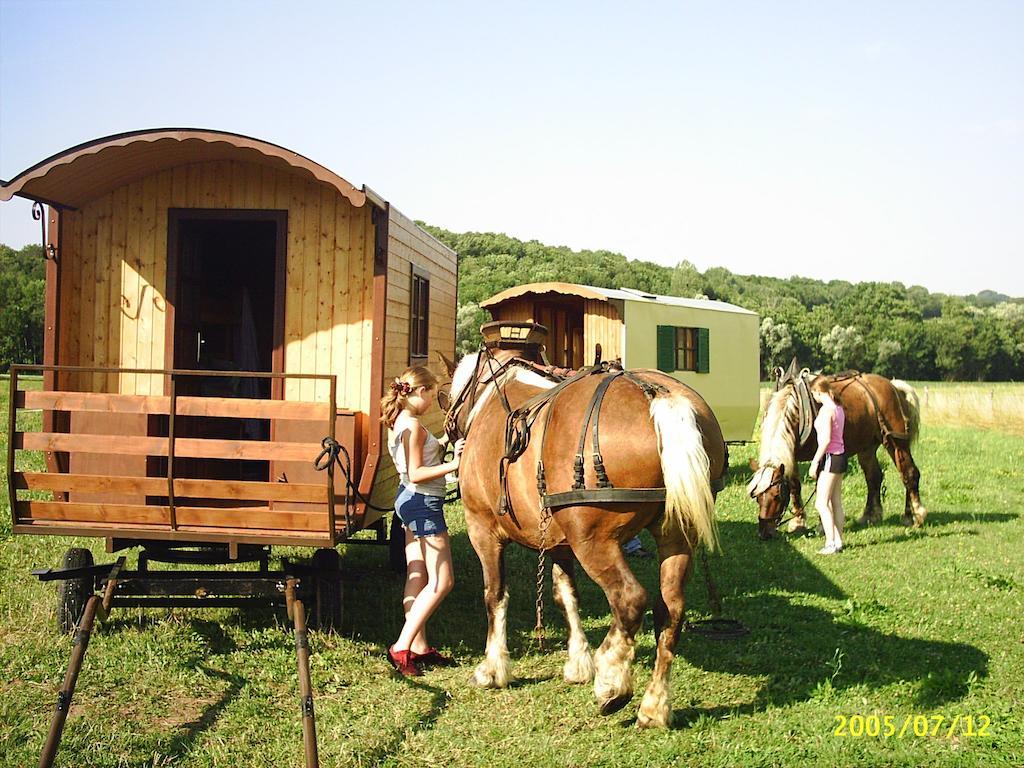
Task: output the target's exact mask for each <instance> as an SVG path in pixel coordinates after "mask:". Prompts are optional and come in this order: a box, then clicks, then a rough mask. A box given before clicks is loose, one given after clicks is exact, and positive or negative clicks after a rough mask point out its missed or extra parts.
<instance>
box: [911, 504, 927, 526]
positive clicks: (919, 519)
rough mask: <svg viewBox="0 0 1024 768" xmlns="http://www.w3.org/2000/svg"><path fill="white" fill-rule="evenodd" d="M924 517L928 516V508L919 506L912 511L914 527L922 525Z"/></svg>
mask: <svg viewBox="0 0 1024 768" xmlns="http://www.w3.org/2000/svg"><path fill="white" fill-rule="evenodd" d="M926 517H928V510H927V509H925V508H924V507H921V508H920V509H918V510H917V511H916V512H914V514H913V519H914V527H915V528H920V527H921V526H922V525H924V519H925V518H926Z"/></svg>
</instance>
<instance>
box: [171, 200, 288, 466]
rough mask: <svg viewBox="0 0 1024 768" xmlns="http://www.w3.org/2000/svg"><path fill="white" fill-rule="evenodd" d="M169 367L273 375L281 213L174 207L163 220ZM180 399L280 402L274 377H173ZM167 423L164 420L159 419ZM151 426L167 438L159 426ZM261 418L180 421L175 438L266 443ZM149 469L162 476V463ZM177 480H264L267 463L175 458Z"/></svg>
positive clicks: (280, 332)
mask: <svg viewBox="0 0 1024 768" xmlns="http://www.w3.org/2000/svg"><path fill="white" fill-rule="evenodd" d="M168 227H169V232H168V304H169V305H170V307H171V311H170V312H169V313H168V315H169V316H168V331H169V333H168V339H169V340H170V343H169V344H168V360H167V362H168V367H170V368H175V369H178V370H189V371H216V372H218V373H221V374H224V373H229V372H231V371H263V372H280V371H281V370H282V369H283V362H284V353H283V345H282V340H283V338H284V298H283V297H284V285H283V280H284V278H283V274H284V259H285V243H286V236H287V213H286V212H284V211H232V210H193V209H172V210H171V211H169V220H168ZM175 387H176V394H177V395H178V396H179V397H180V396H183V395H186V396H187V395H191V396H197V397H244V398H260V399H267V398H272V397H273V398H280V396H281V394H280V393H281V391H282V390H281V388H280V387H279V386H274V382H272V380H271V379H264V378H250V377H235V376H230V375H217V376H181V377H177V378H176V384H175ZM164 421H166V419H164ZM157 430H158V431H159V432H161V433H162V434H166V425H164V424H158V425H157ZM270 433H271V424H270V422H269V420H266V419H226V418H215V417H209V416H202V417H199V416H197V417H182V416H179V417H178V418H177V419H176V422H175V435H176V437H198V438H217V439H227V440H268V439H270ZM156 469H157V470H158V471H157V472H156V474H162V473H161V472H159V468H156ZM174 475H175V477H182V478H200V477H202V478H206V479H216V480H257V481H267V480H269V479H270V478H269V475H270V467H269V462H266V461H246V460H239V459H191V458H181V457H178V458H176V459H175V465H174Z"/></svg>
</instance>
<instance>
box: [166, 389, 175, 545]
mask: <svg viewBox="0 0 1024 768" xmlns="http://www.w3.org/2000/svg"><path fill="white" fill-rule="evenodd" d="M170 379H171V383H170V387H171V390H170V397H169V398H168V400H169V407H168V410H169V411H170V414H169V416H170V418H169V419H168V420H167V507H168V518H169V522H170V525H171V530H172V531H173V530H174V529H175V528H177V527H178V520H177V517H176V516H175V511H174V449H175V448H176V444H175V443H176V440H175V436H174V426H175V420H176V419H175V416H176V415H177V414H176V411H177V410H178V409H177V407H176V406H177V403H178V389H177V387H178V382H177V379H176V378H175V377H174V376H171V377H170Z"/></svg>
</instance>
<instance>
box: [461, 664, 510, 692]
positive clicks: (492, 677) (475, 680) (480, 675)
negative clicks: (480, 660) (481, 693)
mask: <svg viewBox="0 0 1024 768" xmlns="http://www.w3.org/2000/svg"><path fill="white" fill-rule="evenodd" d="M467 682H468V685H469V686H470V687H472V688H507V687H508V684H509V681H508V680H504V681H503V680H501V679H499V677H498V674H497V672H495V671H494V670H481V669H480V668H479V667H477V668H476V669H475V670H474V671H473V674H472V675H470V676H469V680H468V681H467Z"/></svg>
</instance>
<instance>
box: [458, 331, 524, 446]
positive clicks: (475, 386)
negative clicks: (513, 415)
mask: <svg viewBox="0 0 1024 768" xmlns="http://www.w3.org/2000/svg"><path fill="white" fill-rule="evenodd" d="M515 359H516V358H512V359H511V360H508V361H506V362H504V363H499V362H498V360H497V358H495V357H494V355H493V354H492V353H491V350H490V348H488V347H487V346H483V347H481V349H480V352H479V353H477V358H476V364H475V365H474V366H473V374H472V376H470V378H469V380H468V381H467V382H466V386H464V387H463V388H462V389H461V390H460V391H459V392H458V394H457V395H456V396H455V397H454V398H452V397H451V396H450V395H449V398H450V399H449V405H448V408H447V409H446V411H445V416H444V431H445V434H447V435H448V437H449V438H451V439H457V438H459V437H466V436H467V435H468V434H469V424H468V414H470V413H472V412H473V407H474V406H475V405H476V402H477V400H478V399H479V398H480V392H481V391H482V390H483V388H484V387H485V386H486V385H487V384H490V383H492V382H493V383H494V386H495V388H496V389H497V390H498V393H499V395H500V396H501V401H502V405H504V406H505V411H506V413H510V412H511V410H512V409H511V407H510V406H509V404H508V398H507V397H506V396H505V392H504V390H503V389H502V388H501V386H499V384H498V381H497V379H498V377H499V376H500V375H501V374H502V373H503V372H504V371H505V370H506V369H507V368H509V367H511V365H512V363H513V362H514V361H515ZM485 364H486V366H487V370H488V372H489V373H490V378H488V379H486V380H485V381H481V380H480V377H481V372H482V370H483V368H484V365H485ZM466 406H468V410H467V409H466ZM463 412H465V413H466V414H467V423H466V425H465V427H463V426H461V425H460V421H461V420H462V414H463Z"/></svg>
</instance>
